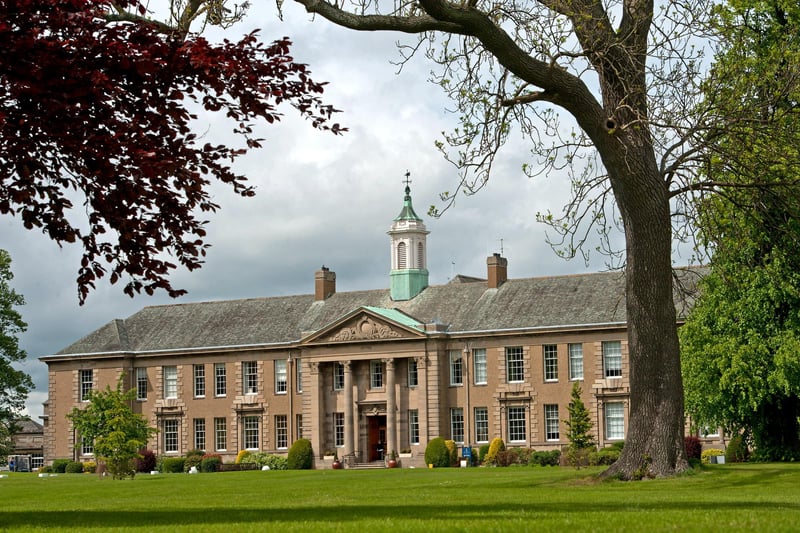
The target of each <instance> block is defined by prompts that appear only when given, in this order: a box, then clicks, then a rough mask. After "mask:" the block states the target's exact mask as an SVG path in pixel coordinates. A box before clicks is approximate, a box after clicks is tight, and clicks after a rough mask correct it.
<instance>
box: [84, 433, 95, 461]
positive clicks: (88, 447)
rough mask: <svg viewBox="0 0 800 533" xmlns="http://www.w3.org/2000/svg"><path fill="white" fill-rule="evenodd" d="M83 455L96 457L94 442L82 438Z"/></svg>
mask: <svg viewBox="0 0 800 533" xmlns="http://www.w3.org/2000/svg"><path fill="white" fill-rule="evenodd" d="M81 455H84V456H89V457H91V456H94V440H92V439H88V438H85V437H84V438H81Z"/></svg>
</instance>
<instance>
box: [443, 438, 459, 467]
mask: <svg viewBox="0 0 800 533" xmlns="http://www.w3.org/2000/svg"><path fill="white" fill-rule="evenodd" d="M444 445H445V446H447V451H448V452H450V466H455V465H457V464H458V446H456V441H454V440H446V441H444Z"/></svg>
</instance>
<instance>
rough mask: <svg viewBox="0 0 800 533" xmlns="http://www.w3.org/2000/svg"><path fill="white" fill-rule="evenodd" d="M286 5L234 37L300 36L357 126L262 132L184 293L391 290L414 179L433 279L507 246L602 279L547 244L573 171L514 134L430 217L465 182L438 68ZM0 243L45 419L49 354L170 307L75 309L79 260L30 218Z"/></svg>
mask: <svg viewBox="0 0 800 533" xmlns="http://www.w3.org/2000/svg"><path fill="white" fill-rule="evenodd" d="M289 4H290V2H286V5H285V6H284V8H285V17H284V19H285V21H284V22H279V21H278V20H277V17H276V15H275V11H274V8H273V6H272V4H271V3H267V4H266V5H265V6H263V7H261V8H259V9H258V10H254V11H252V12H251V14H250V16H249V17H248V19H247V20H246V21H245V22H243V23H241V24H239V25H237V26H235V27H233V28H231V29H229V30H227V31H226V36H228V37H230V38H232V39H233V38H238V37H239V36H240V35H241V34H244V33H245V32H247V31H250V30H251V29H253V28H261V30H262V35H263V36H264V38H265V39H268V40H272V39H274V38H278V37H281V36H283V35H288V36H290V37H291V38H292V40H293V41H294V46H293V52H292V53H293V55H294V57H295V59H296V60H298V61H301V62H304V63H308V64H309V65H310V67H311V70H312V74H313V76H314V78H315V79H316V80H318V81H323V80H325V81H328V82H330V85H329V86H328V88H327V90H326V93H325V100H326V102H327V103H330V104H333V105H334V106H336V107H337V108H339V109H341V110H343V113H341V114H340V116H339V117H338V120H339V121H340V122H341V123H342V124H343V125H345V126H347V127H348V128H349V129H350V131H349V133H347V134H345V135H343V136H339V137H336V136H333V135H330V134H327V133H323V132H319V131H316V130H314V129H312V128H311V127H310V126H309V125H308V124H307V123H304V122H303V121H302V120H299V119H297V118H296V117H295V116H294V115H293V114H292V111H293V110H292V109H290V108H287V109H286V110H285V111H284V112H285V114H286V117H285V119H284V121H282V122H281V123H279V124H277V125H272V126H265V127H264V128H263V130H262V131H261V133H260V136H261V137H263V138H265V139H266V142H265V143H264V147H263V148H262V149H261V150H259V151H257V152H251V153H250V154H248V156H247V157H246V158H243V159H242V160H240V162H239V163H238V165H237V168H238V170H239V171H241V172H243V173H244V174H246V175H247V176H248V177H249V179H250V180H251V181H252V183H253V184H254V185H256V186H257V195H256V197H255V198H250V199H242V198H240V197H237V196H236V195H234V194H232V193H231V192H230V191H228V190H226V189H225V188H224V187H215V188H214V191H215V199H216V201H217V203H219V204H221V206H222V209H221V211H220V212H218V213H217V214H215V215H213V216H212V217H211V224H210V226H209V234H208V242H210V243H212V244H213V247H212V248H211V250H210V253H209V255H208V257H207V262H206V264H205V266H204V267H203V268H202V269H201V270H199V271H195V272H192V273H187V272H185V271H180V272H178V273H176V274H175V275H174V277H173V286H174V287H180V288H184V289H187V290H188V291H189V294H188V295H187V296H185V297H183V298H181V299H180V301H181V302H192V301H206V300H218V299H234V298H246V297H261V296H278V295H286V294H308V293H313V290H314V272H315V271H316V270H317V269H319V268H320V266H322V265H326V266H328V267H329V268H330V269H331V270H333V271H335V272H336V274H337V291H349V290H357V289H377V288H386V287H388V285H389V269H390V263H389V238H388V236H387V235H386V231H387V230H388V229H389V226H390V224H391V222H392V219H393V218H394V217H395V216H396V215H397V214H398V213H399V212H400V208H401V207H402V201H403V187H404V185H403V176H404V174H405V173H406V171H409V172H411V179H412V184H411V187H412V196H413V201H414V206H415V209H416V211H417V213H418V214H419V215H421V216H422V217H423V218H424V219H425V223H426V225H427V227H428V229H429V230H430V231H431V233H430V235H429V236H428V269H429V272H430V282H431V284H443V283H447V281H448V280H449V279H450V278H451V277H452V276H453V275H454V274H466V275H472V276H480V277H485V274H486V256H487V255H490V254H492V253H494V252H500V251H501V241H502V251H503V254H504V255H505V257H507V258H508V261H509V267H508V269H509V276H510V277H513V278H523V277H533V276H541V275H553V274H565V273H576V272H584V271H587V270H600V269H602V268H604V263H603V261H602V259H601V258H598V259H597V260H596V263H594V264H592V265H590V266H589V267H586V266H585V265H584V263H583V261H582V260H575V261H571V262H565V261H563V260H561V259H559V258H557V257H556V256H555V254H554V252H553V251H552V250H551V249H550V247H549V246H548V245H547V244H546V242H545V229H546V228H545V227H544V226H542V225H540V224H537V223H536V221H535V215H536V213H537V212H539V211H544V210H547V209H548V208H549V209H552V210H554V211H558V210H559V209H560V208H561V206H562V205H563V204H564V202H565V200H566V199H567V194H568V186H567V183H566V180H564V179H563V177H562V176H549V177H547V178H538V179H535V180H529V179H527V178H526V177H525V175H524V174H523V173H522V172H521V166H522V163H523V162H524V161H526V156H527V148H526V145H525V143H524V141H523V140H522V139H519V138H518V137H517V138H514V139H512V142H511V143H510V144H509V146H507V147H506V149H505V150H504V152H503V154H502V156H501V158H500V159H499V160H498V162H497V164H496V166H495V168H494V174H493V177H492V180H491V181H490V183H489V185H488V186H487V187H486V188H484V189H483V190H482V191H481V192H479V193H478V194H477V195H475V196H471V197H461V198H459V199H458V201H457V202H456V204H455V206H454V207H453V208H452V209H451V210H449V211H448V212H447V213H446V214H445V215H444V216H443V217H442V218H440V219H431V218H430V217H427V216H426V213H427V210H428V207H429V206H430V205H432V204H436V203H437V202H438V195H439V193H440V192H442V191H452V190H454V189H455V187H456V185H457V173H456V170H455V169H454V168H453V167H452V166H451V165H450V164H449V163H447V162H446V161H445V160H444V159H443V158H442V156H441V155H440V154H439V152H438V151H437V149H436V148H435V146H434V142H435V141H436V140H439V139H441V133H442V132H443V131H445V130H448V131H449V130H450V129H451V128H452V127H453V126H454V125H455V123H456V122H455V121H456V117H455V116H454V115H453V114H451V113H449V112H448V111H447V109H449V108H451V107H452V106H451V105H450V102H449V101H448V100H447V99H446V97H445V95H444V94H443V92H442V91H441V89H440V88H438V87H437V86H435V85H433V84H430V83H429V82H427V77H428V72H429V71H430V69H431V65H430V64H428V63H426V62H425V60H424V58H422V57H419V58H415V60H414V61H413V62H412V63H411V64H410V65H407V66H406V68H405V69H404V70H403V72H402V73H400V74H399V75H398V74H397V73H396V71H397V68H396V67H395V66H394V65H392V64H391V63H390V60H392V59H394V60H396V59H398V57H399V56H398V53H397V51H396V48H395V42H396V41H397V40H404V39H405V40H406V42H408V39H410V38H409V37H407V36H404V35H399V34H386V33H356V32H352V31H348V30H343V29H340V28H337V27H335V26H333V25H332V24H330V23H328V22H326V21H324V20H322V19H318V20H316V21H311V20H310V18H309V17H308V15H306V13H305V12H304V11H303V10H302V9H300V8H299V7H297V6H295V5H289ZM201 119H202V120H201V122H202V121H203V120H204V121H205V123H206V126H205V127H206V129H208V130H211V131H212V133H214V134H215V135H216V134H218V135H224V130H223V129H222V125H221V123H220V122H219V121H218V120H217V119H213V118H205V117H201ZM0 247H2V248H4V249H6V250H8V251H9V253H10V254H11V257H12V261H13V264H12V269H13V273H14V276H15V277H14V280H13V282H12V283H13V286H14V288H15V289H16V290H17V292H19V293H21V294H22V295H24V297H25V299H26V305H25V306H24V307H22V308H21V309H20V311H21V312H22V314H23V318H24V319H25V321H26V322H27V323H28V331H27V332H26V333H25V334H24V335H23V336H22V338H21V343H22V346H23V348H24V349H25V350H26V351H27V352H28V358H29V359H28V361H27V363H26V364H25V365H24V367H23V368H24V370H25V371H26V372H28V373H29V374H30V375H31V376H32V377H33V378H34V381H35V384H36V390H35V392H34V393H33V394H31V396H30V398H29V402H28V411H29V413H30V414H31V415H32V416H33V417H34V419H37V418H38V417H39V416H40V415H41V414H42V406H41V404H42V402H43V401H44V400H45V399H46V398H47V368H46V366H45V365H44V364H43V363H41V362H40V361H39V360H38V358H39V357H41V356H44V355H50V354H53V353H55V352H57V351H58V350H60V349H61V348H63V347H65V346H67V345H69V344H70V343H72V342H74V341H75V340H77V339H79V338H81V337H82V336H84V335H86V334H88V333H89V332H91V331H93V330H94V329H96V328H98V327H100V326H102V325H103V324H105V323H106V322H108V321H110V320H112V319H114V318H125V317H128V316H130V315H131V314H133V313H134V312H136V311H137V310H139V309H141V308H142V307H145V306H149V305H160V304H167V303H172V302H174V300H170V299H169V298H168V297H167V296H165V295H163V294H159V295H156V296H153V297H147V296H144V295H143V296H138V297H136V298H134V299H131V298H129V297H127V296H125V295H124V294H123V293H122V286H120V285H116V286H111V285H108V283H107V282H105V281H102V282H101V283H100V284H99V285H98V288H97V290H96V291H94V292H93V293H92V294H91V295H90V296H89V299H88V301H87V303H86V304H85V305H84V306H79V305H78V296H77V288H76V285H75V278H76V273H77V269H78V265H79V260H80V250H79V249H78V248H73V247H65V248H63V249H61V248H59V247H58V246H57V245H56V244H55V243H53V242H52V241H50V240H49V239H47V238H46V237H45V236H44V235H42V234H40V233H37V232H31V231H26V230H24V229H23V228H22V226H21V224H20V223H19V220H18V219H15V218H10V217H3V218H0Z"/></svg>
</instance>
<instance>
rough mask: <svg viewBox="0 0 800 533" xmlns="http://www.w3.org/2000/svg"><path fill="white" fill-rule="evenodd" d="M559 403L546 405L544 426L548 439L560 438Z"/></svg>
mask: <svg viewBox="0 0 800 533" xmlns="http://www.w3.org/2000/svg"><path fill="white" fill-rule="evenodd" d="M558 422H559V420H558V405H545V406H544V427H545V438H546V439H547V440H558V439H559V434H558Z"/></svg>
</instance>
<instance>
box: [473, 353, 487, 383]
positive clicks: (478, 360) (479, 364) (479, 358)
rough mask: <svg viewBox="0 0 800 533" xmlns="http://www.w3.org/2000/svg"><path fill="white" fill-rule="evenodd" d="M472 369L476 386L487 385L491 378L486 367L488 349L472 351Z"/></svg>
mask: <svg viewBox="0 0 800 533" xmlns="http://www.w3.org/2000/svg"><path fill="white" fill-rule="evenodd" d="M472 367H473V372H472V373H473V376H474V379H475V385H486V383H487V382H488V377H489V376H488V373H487V365H486V348H475V349H474V350H472Z"/></svg>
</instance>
